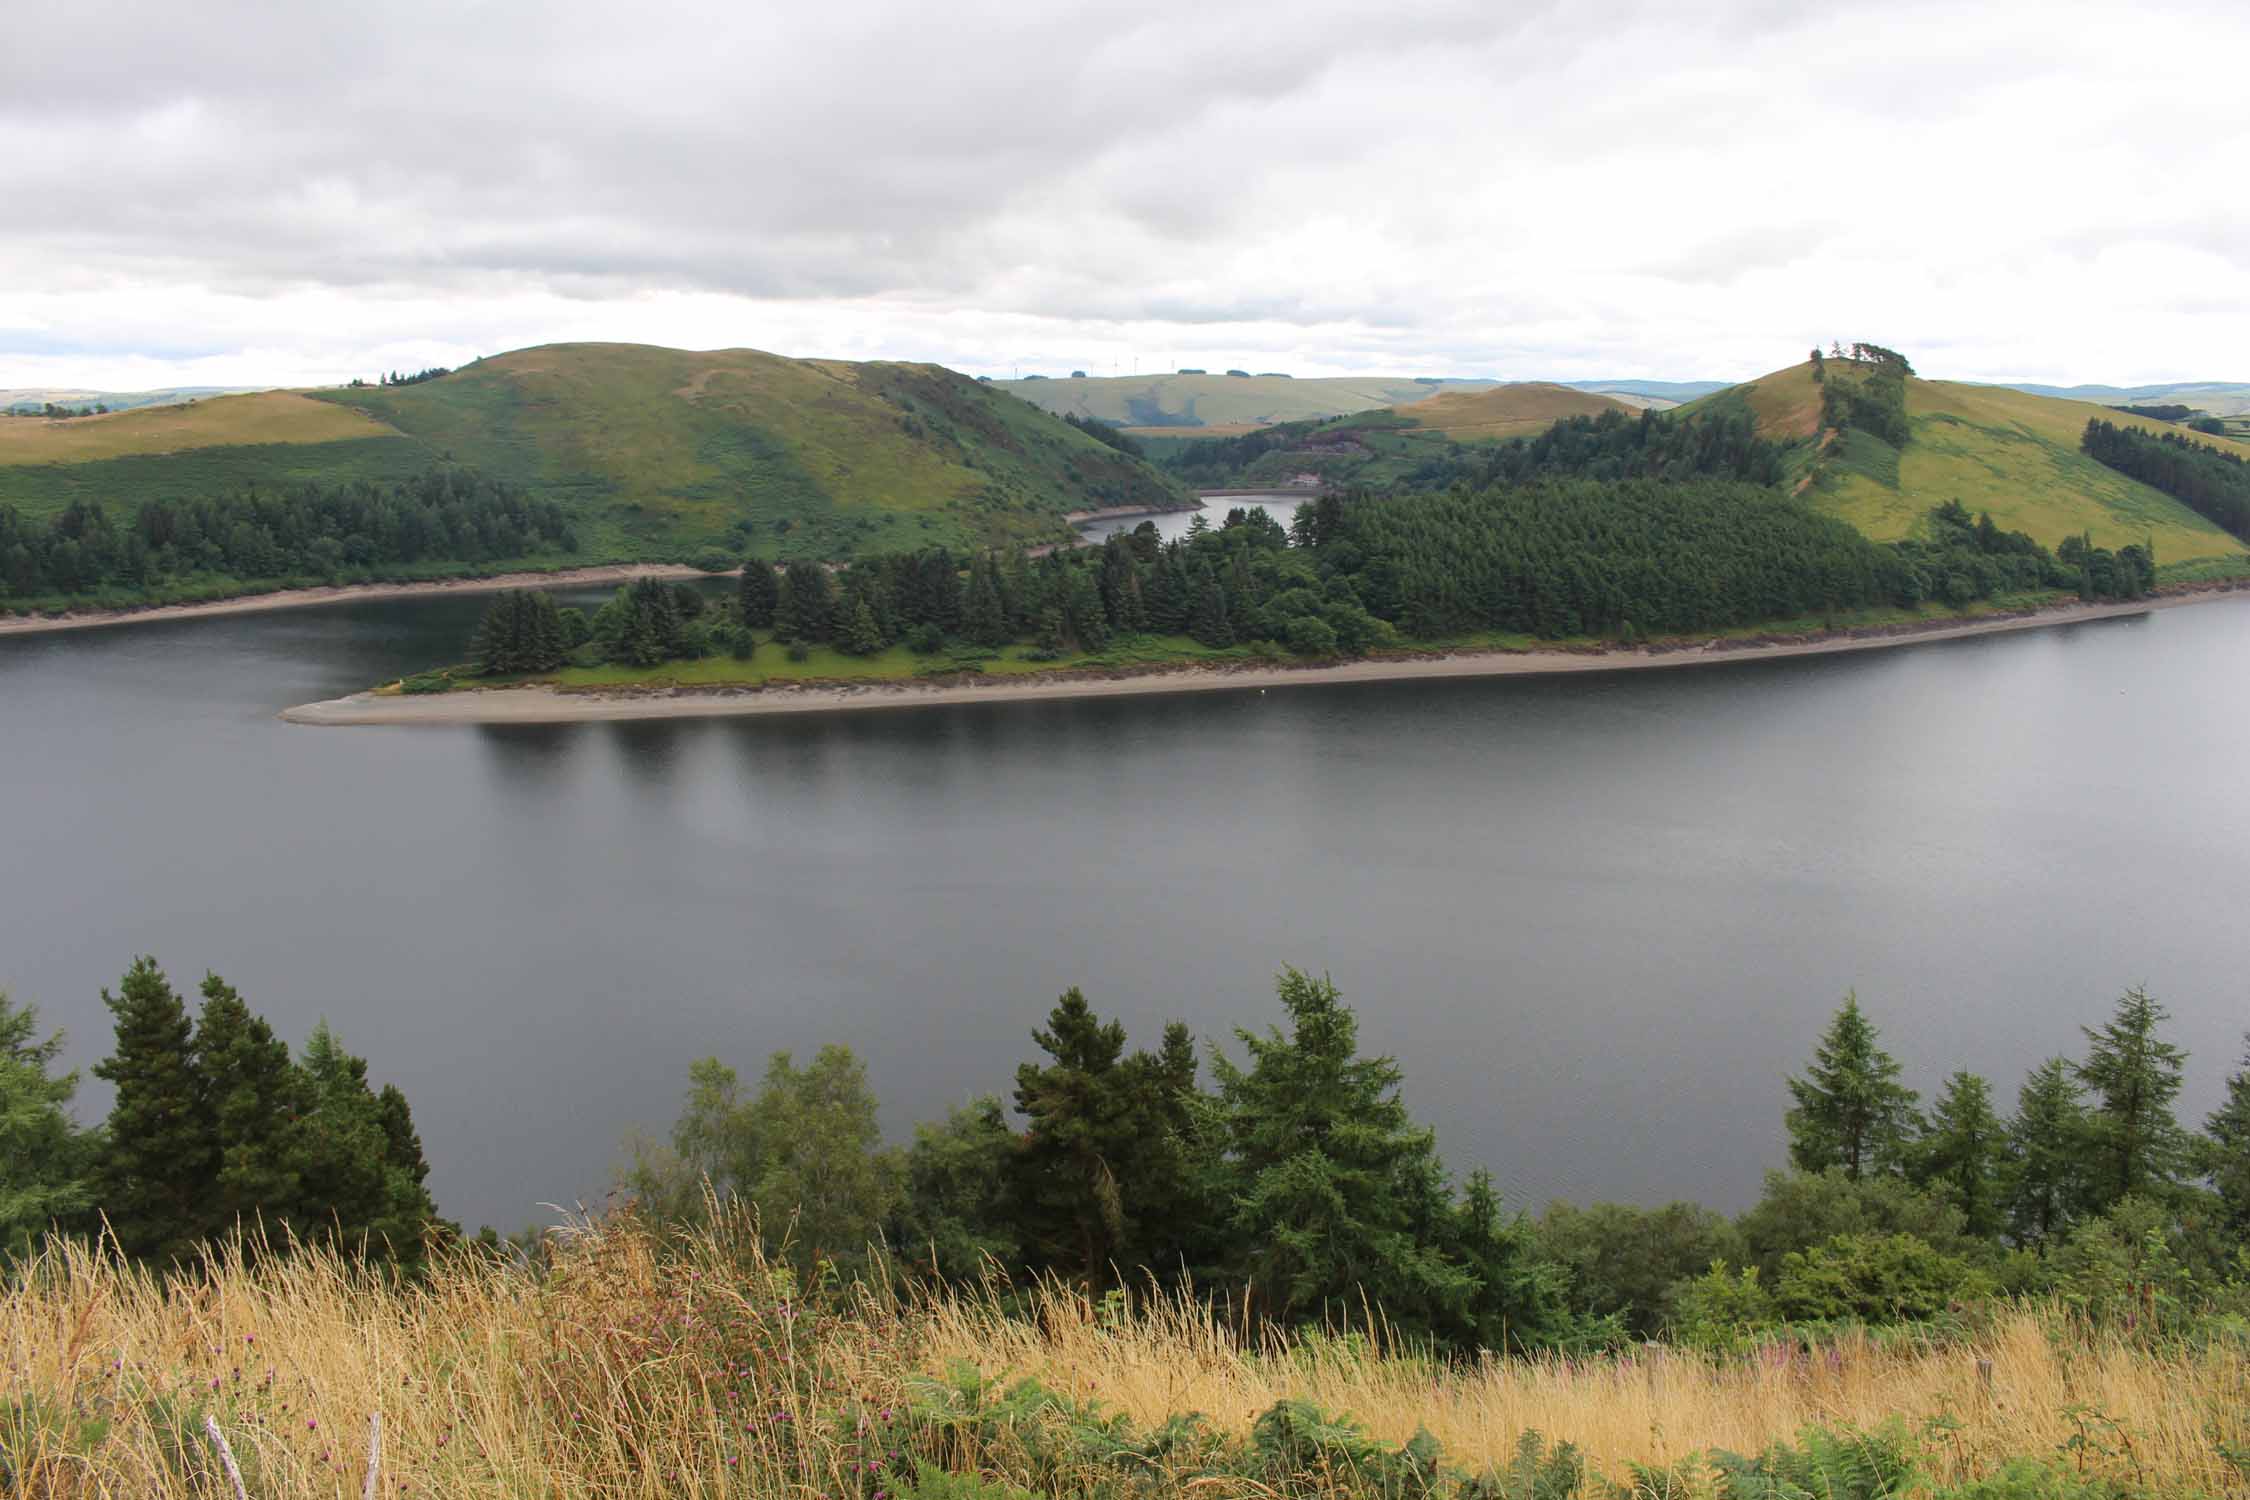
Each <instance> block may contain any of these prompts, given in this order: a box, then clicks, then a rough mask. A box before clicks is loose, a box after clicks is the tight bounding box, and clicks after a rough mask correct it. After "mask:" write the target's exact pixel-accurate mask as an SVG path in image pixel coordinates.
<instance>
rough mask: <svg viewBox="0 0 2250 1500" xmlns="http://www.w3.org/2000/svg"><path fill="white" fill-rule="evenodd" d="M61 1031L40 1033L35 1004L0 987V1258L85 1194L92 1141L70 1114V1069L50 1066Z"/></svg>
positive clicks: (73, 1209)
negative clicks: (24, 1002)
mask: <svg viewBox="0 0 2250 1500" xmlns="http://www.w3.org/2000/svg"><path fill="white" fill-rule="evenodd" d="M62 1045H63V1036H62V1033H61V1032H59V1031H58V1032H55V1033H54V1034H52V1035H50V1036H48V1037H46V1038H45V1039H44V1040H42V1039H41V1038H40V1036H39V1010H38V1007H36V1006H30V1005H21V1006H19V1005H17V1004H16V1003H15V1002H14V1001H12V1000H10V999H9V998H8V994H7V992H6V991H5V990H0V1263H4V1262H5V1260H6V1259H7V1258H8V1257H10V1256H13V1255H18V1254H21V1253H22V1252H23V1251H24V1250H25V1249H26V1248H28V1247H29V1246H30V1245H31V1244H32V1242H33V1241H34V1240H36V1239H37V1238H38V1236H39V1235H41V1234H43V1233H45V1232H46V1231H47V1230H48V1229H50V1228H52V1227H54V1226H55V1225H56V1224H58V1223H65V1224H67V1223H70V1222H72V1221H74V1220H75V1219H76V1218H77V1216H78V1215H79V1214H80V1213H82V1212H83V1211H84V1210H85V1209H86V1208H87V1207H88V1206H89V1205H90V1204H91V1202H92V1200H93V1195H92V1192H91V1190H90V1187H89V1184H88V1181H87V1177H88V1173H89V1171H90V1169H91V1166H92V1161H91V1156H92V1149H93V1146H94V1142H93V1141H91V1140H89V1139H88V1138H87V1136H86V1135H85V1133H84V1132H82V1131H80V1130H79V1129H78V1126H77V1124H76V1122H74V1121H73V1120H72V1119H71V1117H70V1101H71V1098H72V1096H73V1095H75V1094H76V1093H77V1092H78V1075H77V1074H76V1073H62V1074H56V1073H54V1072H53V1071H52V1069H53V1066H54V1062H55V1059H56V1058H57V1057H58V1056H60V1055H61V1053H62Z"/></svg>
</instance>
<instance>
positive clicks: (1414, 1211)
mask: <svg viewBox="0 0 2250 1500" xmlns="http://www.w3.org/2000/svg"><path fill="white" fill-rule="evenodd" d="M1278 989H1279V991H1280V995H1281V1003H1282V1006H1283V1008H1284V1009H1285V1010H1287V1011H1288V1013H1289V1031H1288V1033H1287V1034H1286V1035H1284V1034H1283V1032H1282V1031H1281V1030H1280V1029H1278V1028H1274V1029H1270V1030H1268V1032H1267V1033H1266V1034H1265V1035H1264V1036H1260V1035H1258V1034H1256V1033H1255V1032H1251V1031H1246V1030H1239V1029H1238V1030H1237V1031H1236V1033H1235V1034H1236V1036H1238V1037H1239V1038H1240V1039H1241V1041H1242V1044H1243V1045H1244V1046H1245V1047H1246V1048H1248V1049H1249V1053H1250V1066H1249V1067H1248V1068H1240V1067H1236V1066H1235V1065H1234V1064H1233V1063H1231V1062H1229V1061H1227V1060H1226V1059H1225V1058H1223V1057H1222V1058H1219V1059H1216V1061H1215V1062H1214V1064H1213V1066H1214V1068H1215V1070H1216V1072H1217V1074H1218V1081H1219V1092H1220V1098H1221V1100H1222V1107H1223V1109H1224V1113H1225V1119H1226V1128H1227V1135H1228V1141H1229V1145H1230V1147H1231V1149H1232V1156H1233V1160H1234V1163H1235V1170H1236V1174H1237V1177H1236V1180H1237V1184H1238V1187H1237V1191H1236V1193H1235V1195H1234V1202H1235V1211H1234V1215H1233V1219H1232V1225H1231V1227H1232V1229H1233V1230H1234V1233H1235V1235H1236V1237H1237V1240H1238V1243H1239V1246H1240V1263H1239V1265H1238V1270H1239V1271H1240V1273H1241V1275H1242V1277H1243V1279H1244V1280H1245V1281H1247V1282H1248V1284H1249V1285H1250V1286H1251V1287H1252V1288H1254V1289H1255V1291H1256V1292H1257V1293H1258V1294H1260V1295H1262V1296H1263V1297H1264V1298H1265V1299H1266V1300H1267V1303H1268V1306H1269V1309H1270V1311H1271V1313H1272V1314H1273V1315H1274V1316H1276V1317H1279V1318H1282V1319H1285V1320H1290V1321H1295V1320H1299V1319H1303V1318H1308V1317H1319V1316H1321V1315H1322V1314H1323V1313H1324V1312H1326V1313H1329V1314H1333V1315H1336V1316H1345V1315H1351V1314H1356V1313H1357V1312H1358V1311H1359V1309H1360V1308H1361V1307H1362V1305H1363V1302H1362V1299H1363V1298H1364V1299H1365V1302H1366V1303H1369V1304H1372V1305H1374V1306H1378V1307H1381V1308H1383V1309H1384V1311H1385V1312H1386V1314H1387V1315H1389V1316H1391V1317H1394V1318H1397V1319H1399V1320H1400V1321H1401V1322H1403V1323H1406V1324H1408V1325H1409V1326H1412V1325H1415V1324H1419V1325H1421V1326H1424V1327H1427V1326H1429V1325H1430V1324H1431V1323H1432V1322H1435V1321H1437V1320H1438V1319H1439V1318H1441V1317H1442V1316H1444V1315H1445V1314H1446V1313H1447V1312H1449V1311H1450V1312H1452V1313H1454V1314H1456V1315H1457V1314H1458V1313H1459V1311H1460V1309H1462V1308H1463V1307H1465V1306H1466V1305H1467V1302H1468V1299H1469V1297H1470V1295H1471V1294H1472V1293H1473V1291H1474V1290H1475V1280H1474V1278H1473V1277H1472V1276H1470V1275H1469V1274H1468V1273H1467V1272H1466V1271H1464V1270H1463V1269H1462V1268H1461V1266H1459V1265H1458V1264H1456V1263H1455V1262H1453V1261H1451V1260H1450V1259H1448V1257H1447V1256H1446V1255H1445V1253H1444V1251H1443V1249H1442V1247H1441V1245H1440V1244H1439V1243H1438V1237H1437V1234H1436V1230H1437V1228H1438V1226H1439V1224H1440V1223H1441V1222H1442V1221H1443V1219H1444V1218H1445V1216H1446V1213H1447V1204H1446V1202H1445V1199H1444V1194H1443V1173H1442V1169H1441V1168H1440V1166H1439V1164H1438V1159H1437V1143H1436V1139H1435V1137H1434V1136H1433V1135H1432V1134H1431V1133H1430V1132H1429V1131H1428V1130H1426V1129H1422V1128H1420V1127H1418V1126H1416V1125H1415V1124H1414V1122H1413V1121H1412V1119H1410V1118H1409V1117H1408V1115H1407V1112H1406V1106H1405V1105H1404V1103H1402V1102H1401V1100H1400V1098H1399V1080H1400V1074H1399V1069H1398V1064H1397V1063H1396V1062H1394V1061H1393V1060H1392V1059H1390V1058H1388V1057H1361V1056H1360V1055H1359V1023H1358V1020H1357V1018H1356V1017H1355V1016H1353V1014H1352V1012H1351V1009H1350V1008H1349V1007H1348V1006H1346V1005H1345V1004H1344V1003H1343V1000H1342V997H1341V996H1339V995H1338V994H1337V991H1336V987H1335V985H1334V984H1332V983H1330V982H1329V981H1328V980H1327V979H1325V978H1323V979H1312V978H1309V977H1308V976H1306V975H1304V974H1302V973H1300V972H1298V971H1297V970H1295V969H1285V970H1283V971H1282V974H1281V978H1280V980H1279V984H1278Z"/></svg>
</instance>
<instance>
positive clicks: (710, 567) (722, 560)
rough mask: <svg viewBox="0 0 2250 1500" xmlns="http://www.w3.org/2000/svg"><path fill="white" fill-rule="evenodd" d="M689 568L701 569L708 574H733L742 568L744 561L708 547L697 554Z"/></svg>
mask: <svg viewBox="0 0 2250 1500" xmlns="http://www.w3.org/2000/svg"><path fill="white" fill-rule="evenodd" d="M688 566H690V567H693V568H700V569H702V570H703V571H704V572H706V573H732V572H733V571H734V570H735V569H736V568H739V567H741V566H742V559H741V558H739V557H733V556H730V555H729V554H727V553H725V552H721V551H720V550H719V549H718V548H716V547H706V548H704V549H703V550H702V551H701V552H698V553H697V554H695V560H694V561H693V562H691V563H690V564H688Z"/></svg>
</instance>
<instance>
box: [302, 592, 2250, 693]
mask: <svg viewBox="0 0 2250 1500" xmlns="http://www.w3.org/2000/svg"><path fill="white" fill-rule="evenodd" d="M2241 598H2250V590H2245V591H2238V590H2231V589H2230V590H2199V591H2195V592H2190V593H2180V594H2168V595H2163V596H2160V597H2157V598H2154V599H2140V600H2134V601H2132V602H2130V603H2124V604H2070V605H2061V606H2058V607H2056V608H2053V609H2044V610H2039V611H2035V612H2032V613H2027V614H2018V615H2004V616H1994V617H1992V618H1989V619H1980V620H1961V621H1954V622H1950V623H1944V622H1933V623H1932V624H1930V625H1927V626H1905V627H1898V626H1889V627H1869V628H1867V629H1865V630H1863V631H1860V632H1856V633H1854V632H1839V633H1838V634H1836V635H1832V636H1825V637H1812V638H1797V639H1779V638H1777V639H1769V640H1765V641H1744V642H1739V643H1734V644H1728V645H1712V646H1705V647H1685V648H1674V649H1669V650H1662V649H1660V650H1645V649H1643V650H1628V649H1612V650H1607V651H1478V652H1459V653H1455V654H1452V655H1445V656H1406V657H1386V658H1379V659H1374V660H1363V661H1350V662H1339V663H1336V664H1334V665H1331V666H1311V667H1290V666H1280V665H1275V666H1264V665H1260V666H1245V667H1240V668H1231V669H1219V668H1211V667H1187V668H1180V669H1175V670H1158V671H1151V672H1142V673H1136V674H1132V675H1129V676H1117V677H1108V676H1084V677H1078V676H1070V675H1066V674H1062V673H1058V674H1056V675H1055V676H1053V677H1051V678H1041V677H1036V676H1035V677H1027V678H996V679H992V680H989V681H983V682H977V681H968V682H951V683H944V684H936V685H932V684H922V683H910V682H900V683H878V684H869V685H864V686H861V685H847V684H830V685H821V686H807V687H771V688H763V689H754V688H743V689H731V690H730V689H723V688H708V689H693V688H680V689H665V690H656V691H649V692H618V693H584V692H582V693H564V692H558V691H556V690H555V689H553V688H549V687H515V688H494V689H490V690H488V691H483V692H471V693H439V694H432V695H429V696H426V697H376V696H375V695H373V694H371V693H355V694H353V695H352V696H351V697H348V698H331V699H328V700H327V701H325V702H320V703H304V704H299V705H298V706H297V707H295V708H288V709H284V710H282V713H281V717H282V718H283V719H285V720H287V721H288V722H290V723H292V724H321V725H345V724H568V723H583V722H590V721H600V720H617V719H692V718H719V717H727V716H732V715H737V714H785V713H833V712H837V711H845V710H848V711H857V710H865V709H878V708H923V707H932V706H937V705H942V704H955V703H1024V702H1032V701H1036V700H1039V699H1046V698H1112V697H1124V696H1128V695H1134V694H1146V693H1195V692H1213V691H1221V690H1225V689H1229V688H1233V689H1237V690H1240V689H1247V688H1257V689H1260V690H1264V689H1268V688H1277V687H1295V686H1301V685H1305V684H1313V683H1331V682H1402V681H1410V680H1413V679H1416V678H1428V677H1535V676H1551V675H1557V674H1562V673H1569V672H1620V671H1632V670H1636V669H1640V668H1654V667H1694V666H1713V665H1718V664H1720V663H1724V662H1739V661H1768V660H1773V659H1775V658H1779V657H1790V656H1822V655H1829V654H1833V653H1836V652H1843V651H1868V650H1878V649H1881V648H1883V647H1886V646H1905V645H1914V644H1917V643H1919V642H1923V641H1944V640H1955V639H1959V638H1960V637H1963V636H1972V635H1994V634H1998V633H2000V632H2003V631H2010V630H2040V629H2046V628H2049V627H2051V626H2056V625H2070V624H2075V623H2077V622H2080V621H2084V620H2106V619H2112V618H2116V617H2118V616H2122V615H2138V614H2146V613H2148V612H2149V611H2150V610H2152V609H2165V608H2170V607H2173V606H2176V605H2183V604H2199V603H2205V602H2209V601H2213V600H2220V599H2241Z"/></svg>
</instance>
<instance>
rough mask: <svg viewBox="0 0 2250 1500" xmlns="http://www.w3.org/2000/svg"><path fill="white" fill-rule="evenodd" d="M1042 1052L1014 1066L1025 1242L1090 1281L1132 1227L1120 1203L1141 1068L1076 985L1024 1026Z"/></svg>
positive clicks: (1136, 1124)
mask: <svg viewBox="0 0 2250 1500" xmlns="http://www.w3.org/2000/svg"><path fill="white" fill-rule="evenodd" d="M1031 1036H1032V1040H1034V1041H1036V1042H1037V1043H1038V1044H1039V1047H1040V1050H1041V1051H1043V1052H1045V1053H1046V1054H1047V1056H1048V1057H1049V1058H1050V1059H1051V1061H1050V1062H1048V1063H1046V1064H1045V1065H1041V1064H1037V1063H1025V1064H1023V1065H1022V1066H1020V1067H1018V1068H1017V1069H1016V1095H1015V1099H1016V1108H1017V1110H1018V1111H1020V1112H1021V1113H1022V1115H1023V1116H1024V1119H1025V1122H1026V1123H1025V1129H1024V1144H1023V1149H1022V1151H1021V1152H1019V1153H1018V1154H1017V1157H1016V1159H1015V1162H1014V1164H1013V1165H1014V1169H1015V1183H1016V1188H1015V1197H1016V1202H1017V1205H1018V1211H1019V1215H1020V1220H1021V1225H1022V1230H1023V1236H1024V1240H1025V1243H1026V1246H1027V1248H1030V1249H1031V1250H1033V1251H1034V1252H1035V1253H1037V1254H1038V1255H1040V1256H1041V1258H1042V1259H1044V1260H1045V1261H1046V1262H1047V1263H1048V1264H1050V1265H1056V1266H1063V1267H1068V1268H1069V1269H1070V1270H1072V1271H1073V1272H1074V1273H1075V1274H1076V1275H1078V1276H1079V1277H1081V1278H1083V1279H1084V1280H1085V1281H1086V1282H1088V1283H1089V1284H1092V1283H1097V1282H1099V1281H1100V1280H1102V1279H1103V1277H1104V1275H1105V1273H1106V1271H1107V1269H1108V1267H1109V1265H1110V1264H1111V1262H1112V1261H1114V1260H1116V1259H1118V1258H1119V1251H1120V1248H1121V1247H1122V1246H1123V1245H1124V1244H1125V1243H1126V1241H1127V1239H1128V1237H1129V1236H1130V1234H1131V1232H1132V1227H1133V1225H1132V1214H1133V1212H1134V1210H1135V1209H1137V1208H1138V1206H1139V1205H1134V1204H1129V1203H1128V1202H1127V1201H1126V1193H1125V1184H1126V1182H1127V1180H1128V1179H1130V1178H1131V1177H1132V1176H1133V1171H1132V1167H1133V1164H1134V1161H1133V1159H1134V1158H1135V1157H1136V1155H1137V1154H1138V1152H1139V1151H1140V1149H1141V1147H1142V1146H1143V1145H1144V1144H1145V1143H1146V1140H1147V1127H1148V1119H1147V1113H1146V1111H1145V1110H1144V1109H1143V1108H1142V1107H1141V1106H1142V1105H1143V1104H1144V1103H1145V1102H1146V1101H1145V1093H1144V1090H1143V1089H1142V1087H1141V1085H1142V1084H1143V1083H1144V1082H1145V1081H1146V1070H1145V1069H1135V1068H1132V1067H1130V1066H1128V1065H1127V1060H1126V1057H1125V1028H1124V1027H1123V1026H1122V1025H1120V1024H1119V1023H1118V1022H1115V1021H1110V1022H1107V1023H1104V1022H1103V1021H1102V1020H1101V1018H1100V1017H1098V1016H1096V1015H1095V1014H1094V1011H1093V1007H1092V1006H1090V1005H1088V1004H1087V1003H1086V997H1085V995H1084V994H1082V993H1081V992H1079V991H1078V990H1077V989H1071V990H1069V991H1066V992H1065V993H1064V994H1063V996H1062V998H1061V999H1060V1000H1058V1001H1057V1002H1056V1003H1055V1008H1054V1011H1053V1013H1052V1014H1050V1015H1049V1016H1048V1018H1047V1025H1046V1028H1045V1029H1044V1030H1037V1031H1034V1032H1032V1034H1031Z"/></svg>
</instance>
